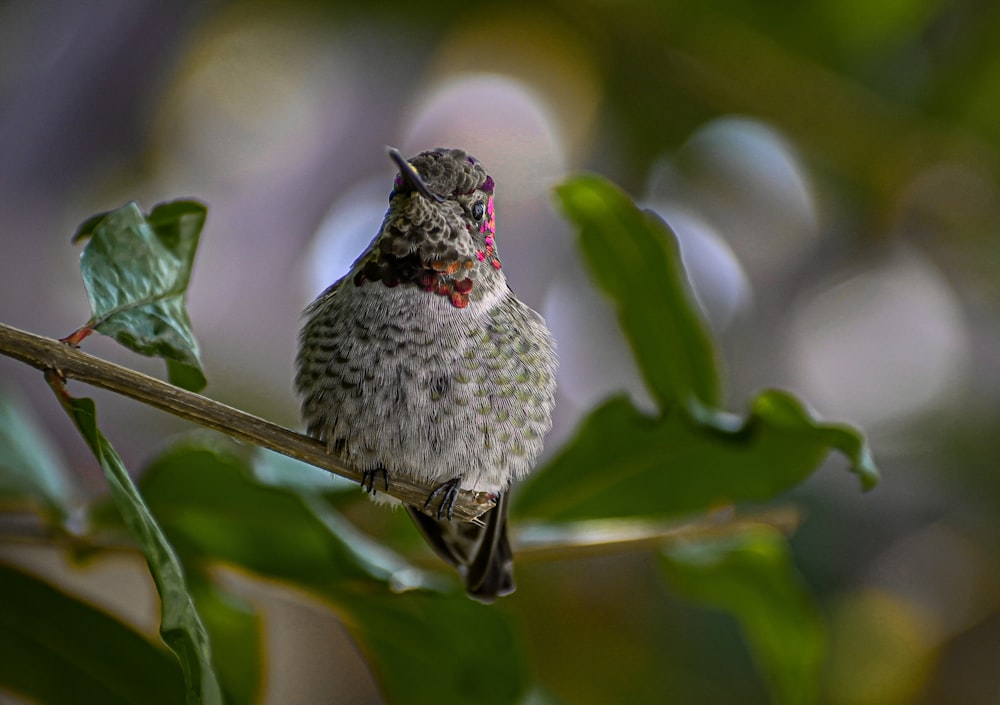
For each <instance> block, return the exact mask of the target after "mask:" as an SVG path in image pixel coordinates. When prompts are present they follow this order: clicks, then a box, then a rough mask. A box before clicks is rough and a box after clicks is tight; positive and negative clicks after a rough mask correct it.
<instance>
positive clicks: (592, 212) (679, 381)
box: [556, 176, 719, 409]
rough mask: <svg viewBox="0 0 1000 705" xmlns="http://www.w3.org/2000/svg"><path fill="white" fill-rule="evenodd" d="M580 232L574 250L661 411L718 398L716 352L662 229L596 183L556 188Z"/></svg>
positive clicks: (592, 179) (587, 180) (675, 249)
mask: <svg viewBox="0 0 1000 705" xmlns="http://www.w3.org/2000/svg"><path fill="white" fill-rule="evenodd" d="M556 195H557V196H558V199H559V202H560V205H561V206H562V208H563V210H564V211H565V212H566V214H567V216H568V217H569V218H570V220H572V221H573V222H574V223H575V224H576V225H577V226H578V227H579V228H580V248H581V251H582V252H583V255H584V257H585V258H586V261H587V264H588V265H589V267H590V271H591V274H592V275H593V277H594V279H595V281H596V282H597V283H598V284H599V285H600V287H601V288H602V289H604V291H605V293H607V294H608V296H610V297H611V299H612V301H613V302H614V305H615V308H616V309H617V312H618V320H619V322H620V323H621V326H622V329H623V331H624V332H625V335H626V337H627V338H628V340H629V342H630V343H631V345H632V351H633V353H634V354H635V358H636V361H637V362H638V364H639V369H640V370H641V371H642V375H643V378H644V379H645V381H646V384H647V386H648V387H649V389H650V391H651V392H652V393H653V396H654V398H655V399H656V400H657V401H658V402H659V404H660V408H661V409H667V408H668V407H669V406H670V405H671V404H674V403H678V402H679V403H681V404H685V405H686V404H688V403H689V402H690V401H692V400H697V401H700V402H701V403H702V404H706V405H712V404H714V403H715V402H716V401H717V399H718V395H719V380H718V371H717V364H718V363H717V359H716V352H715V349H714V347H713V343H712V339H711V337H710V336H709V335H708V333H707V330H706V327H705V323H704V321H703V320H702V318H701V316H700V314H699V313H698V309H697V306H695V305H694V303H693V301H694V299H693V295H692V293H691V290H690V287H689V284H688V280H687V276H686V275H685V273H684V268H683V266H682V264H681V258H680V248H679V246H678V244H677V239H676V238H675V237H674V234H673V233H672V232H671V230H670V228H669V227H668V226H667V224H666V223H664V222H663V221H662V220H661V219H659V218H658V217H657V216H655V215H653V214H651V213H645V212H643V211H641V210H639V208H638V207H636V205H635V204H634V203H633V202H632V201H631V199H630V198H629V197H628V196H627V195H625V194H624V193H622V192H621V191H620V190H619V189H618V188H617V187H615V186H614V185H612V184H611V183H610V182H608V181H606V180H605V179H602V178H600V177H598V176H579V177H576V178H574V179H570V180H569V181H567V182H566V183H564V184H562V185H561V186H559V187H557V188H556Z"/></svg>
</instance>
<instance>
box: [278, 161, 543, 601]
mask: <svg viewBox="0 0 1000 705" xmlns="http://www.w3.org/2000/svg"><path fill="white" fill-rule="evenodd" d="M389 157H390V158H391V159H392V160H393V161H394V162H395V163H396V165H397V166H398V167H399V174H398V175H397V176H396V179H395V182H394V184H393V189H392V192H391V193H390V194H389V209H388V211H387V212H386V215H385V219H384V220H383V221H382V226H381V228H380V230H379V233H378V234H377V235H376V236H375V238H374V240H372V242H371V244H370V245H369V246H368V249H366V250H365V251H364V252H363V253H362V254H361V256H360V257H359V258H358V259H357V261H355V263H354V264H353V266H352V267H351V271H350V272H349V273H348V274H347V275H345V276H344V277H343V278H341V279H339V280H338V281H337V282H335V283H334V284H333V285H332V286H330V287H329V288H328V289H327V290H326V291H324V292H323V293H322V294H320V295H319V297H318V298H317V299H316V300H315V301H314V302H313V303H312V304H310V306H309V307H308V308H307V309H306V310H305V313H304V317H305V319H306V322H305V325H304V326H303V328H302V332H301V334H300V336H299V353H298V358H297V368H298V369H297V374H296V378H295V385H296V388H297V391H298V394H299V396H300V397H301V401H302V417H303V419H304V421H305V424H306V427H307V431H308V433H309V434H310V435H311V436H313V437H315V438H318V439H320V440H322V441H324V442H325V443H326V445H327V448H328V449H329V451H330V452H331V453H334V454H336V455H337V456H339V457H341V458H342V459H344V460H345V461H346V462H348V463H349V464H351V465H352V466H354V467H356V468H358V469H360V470H361V471H362V472H363V480H362V483H361V484H362V487H363V488H364V489H365V490H366V491H367V492H368V493H369V494H370V495H372V496H373V498H374V497H375V495H376V494H377V491H378V490H380V489H388V488H389V487H390V486H391V484H392V481H393V478H394V477H402V478H408V479H411V480H415V481H420V482H425V483H427V484H429V485H432V486H434V487H435V489H434V490H433V491H432V492H431V493H430V494H429V496H428V497H427V500H426V502H425V503H424V505H423V506H421V507H416V506H407V511H408V512H409V514H410V517H411V518H412V519H413V521H414V523H415V524H416V525H417V527H418V528H419V529H420V531H421V532H422V533H423V535H424V537H425V538H426V539H427V541H428V542H429V543H430V545H431V546H432V547H433V548H434V550H435V551H436V552H437V553H438V554H439V555H440V556H441V557H442V558H444V559H445V560H446V561H448V562H449V563H451V564H452V565H454V566H455V567H456V568H458V570H459V572H460V573H461V575H462V577H463V579H464V581H465V587H466V592H467V593H468V594H469V596H470V597H472V598H474V599H477V600H480V601H482V602H492V601H493V599H495V598H496V597H498V596H502V595H507V594H510V593H511V592H513V591H514V587H515V586H514V575H513V555H512V553H511V548H510V543H509V541H508V538H507V497H508V494H509V489H510V485H511V483H512V482H514V481H515V480H517V479H520V478H522V477H524V476H525V475H527V474H528V473H529V472H530V471H531V470H532V468H533V467H534V463H535V460H536V458H537V457H538V454H539V453H540V452H541V450H542V443H543V439H544V437H545V434H546V433H547V432H548V430H549V428H550V427H551V425H552V409H553V407H554V405H555V388H556V364H557V362H556V353H555V341H554V340H553V338H552V335H551V334H550V333H549V330H548V328H547V327H546V325H545V321H544V320H543V319H542V317H541V316H540V315H538V314H537V313H535V312H534V311H533V310H531V309H530V308H529V307H528V306H527V305H525V304H524V303H522V302H521V301H519V300H518V299H517V297H515V296H514V294H513V292H512V291H511V290H510V287H509V286H508V285H507V280H506V277H505V276H504V271H503V265H502V264H501V261H500V256H499V253H498V250H497V242H496V218H495V215H494V209H493V191H494V182H493V178H492V177H491V176H490V175H489V173H488V172H487V171H486V169H485V168H484V167H483V165H482V164H481V163H480V162H479V161H478V160H476V159H475V158H473V157H471V156H469V155H468V154H466V153H465V152H464V151H462V150H459V149H434V150H431V151H427V152H422V153H420V154H418V155H417V156H415V157H413V158H412V159H410V160H408V161H407V160H406V159H404V158H403V157H402V155H401V154H400V153H399V152H398V151H396V150H395V149H390V150H389ZM460 489H464V490H474V491H483V492H489V493H492V494H493V495H494V496H495V498H496V506H495V507H494V508H493V509H491V510H489V511H488V512H487V513H486V515H484V517H482V519H483V521H481V522H480V523H471V522H461V521H454V520H453V519H452V509H453V507H454V503H455V500H456V498H457V496H458V492H459V490H460ZM378 499H379V500H382V499H386V498H384V497H383V496H379V497H378ZM388 500H389V501H390V502H395V500H393V499H392V498H388Z"/></svg>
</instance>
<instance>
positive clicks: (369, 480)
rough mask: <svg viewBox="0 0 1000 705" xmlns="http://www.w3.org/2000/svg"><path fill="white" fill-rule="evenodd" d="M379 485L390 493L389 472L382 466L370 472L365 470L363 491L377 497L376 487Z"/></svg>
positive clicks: (362, 483) (362, 479)
mask: <svg viewBox="0 0 1000 705" xmlns="http://www.w3.org/2000/svg"><path fill="white" fill-rule="evenodd" d="M377 483H380V484H381V485H382V487H383V489H384V490H385V491H386V492H388V491H389V471H388V470H386V469H385V468H384V467H382V466H381V465H379V466H378V467H374V468H371V469H370V470H365V471H364V472H363V473H362V474H361V489H363V490H364V491H365V492H367V493H368V494H370V495H372V496H373V497H374V496H375V485H376V484H377Z"/></svg>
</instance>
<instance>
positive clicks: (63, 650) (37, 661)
mask: <svg viewBox="0 0 1000 705" xmlns="http://www.w3.org/2000/svg"><path fill="white" fill-rule="evenodd" d="M0 604H2V605H3V609H0V691H4V692H11V693H16V694H18V695H21V696H23V697H24V698H26V699H29V700H31V702H36V703H39V704H40V705H41V704H45V705H63V703H95V704H96V703H100V704H101V705H133V704H134V703H148V704H149V705H160V704H162V705H175V703H178V702H180V701H181V699H182V697H183V686H182V684H183V681H182V679H181V672H180V669H179V668H178V667H177V660H176V659H174V658H173V657H172V656H171V655H170V653H169V652H167V651H166V650H165V649H162V648H157V647H155V646H154V645H153V644H151V643H149V641H147V640H146V639H145V638H143V637H142V636H141V635H139V634H138V633H136V632H134V631H133V630H132V629H130V628H128V627H126V626H125V625H124V624H122V623H121V622H119V621H118V620H116V619H114V618H113V617H111V616H109V615H108V614H106V613H105V612H102V611H101V610H99V609H97V608H96V607H93V606H92V605H88V604H87V603H85V602H82V601H80V600H77V599H76V598H73V597H70V596H69V595H67V594H66V593H64V592H62V591H60V590H57V589H56V588H55V587H53V586H51V585H49V584H48V583H46V582H44V581H42V580H39V579H38V578H36V577H33V576H31V575H28V574H26V573H22V572H21V571H19V570H17V569H15V568H13V567H9V566H5V565H2V564H0Z"/></svg>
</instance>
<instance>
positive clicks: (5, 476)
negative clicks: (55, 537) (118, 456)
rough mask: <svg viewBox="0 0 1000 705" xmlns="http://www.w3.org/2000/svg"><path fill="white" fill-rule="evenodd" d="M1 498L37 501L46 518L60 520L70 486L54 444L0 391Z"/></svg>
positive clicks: (7, 395) (67, 511) (23, 407)
mask: <svg viewBox="0 0 1000 705" xmlns="http://www.w3.org/2000/svg"><path fill="white" fill-rule="evenodd" d="M0 498H7V499H13V500H28V501H30V502H34V503H37V504H38V505H39V506H40V507H41V508H42V510H43V511H44V512H45V513H46V515H47V516H48V518H49V519H51V520H53V521H57V522H60V523H61V522H63V521H64V520H65V519H66V516H67V514H68V513H69V504H70V501H71V498H72V487H71V482H70V478H69V475H68V473H67V472H66V466H65V465H64V464H63V461H62V459H61V458H60V457H59V456H58V454H57V451H56V448H55V446H54V445H53V444H52V442H51V441H50V440H49V438H47V437H46V436H45V434H44V433H43V431H42V429H41V428H40V427H39V426H38V425H37V424H36V423H35V422H34V420H33V419H32V418H31V417H30V416H29V415H28V412H27V408H26V406H25V405H23V404H19V403H17V402H16V401H15V399H14V398H13V397H12V396H11V395H9V394H0Z"/></svg>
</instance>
